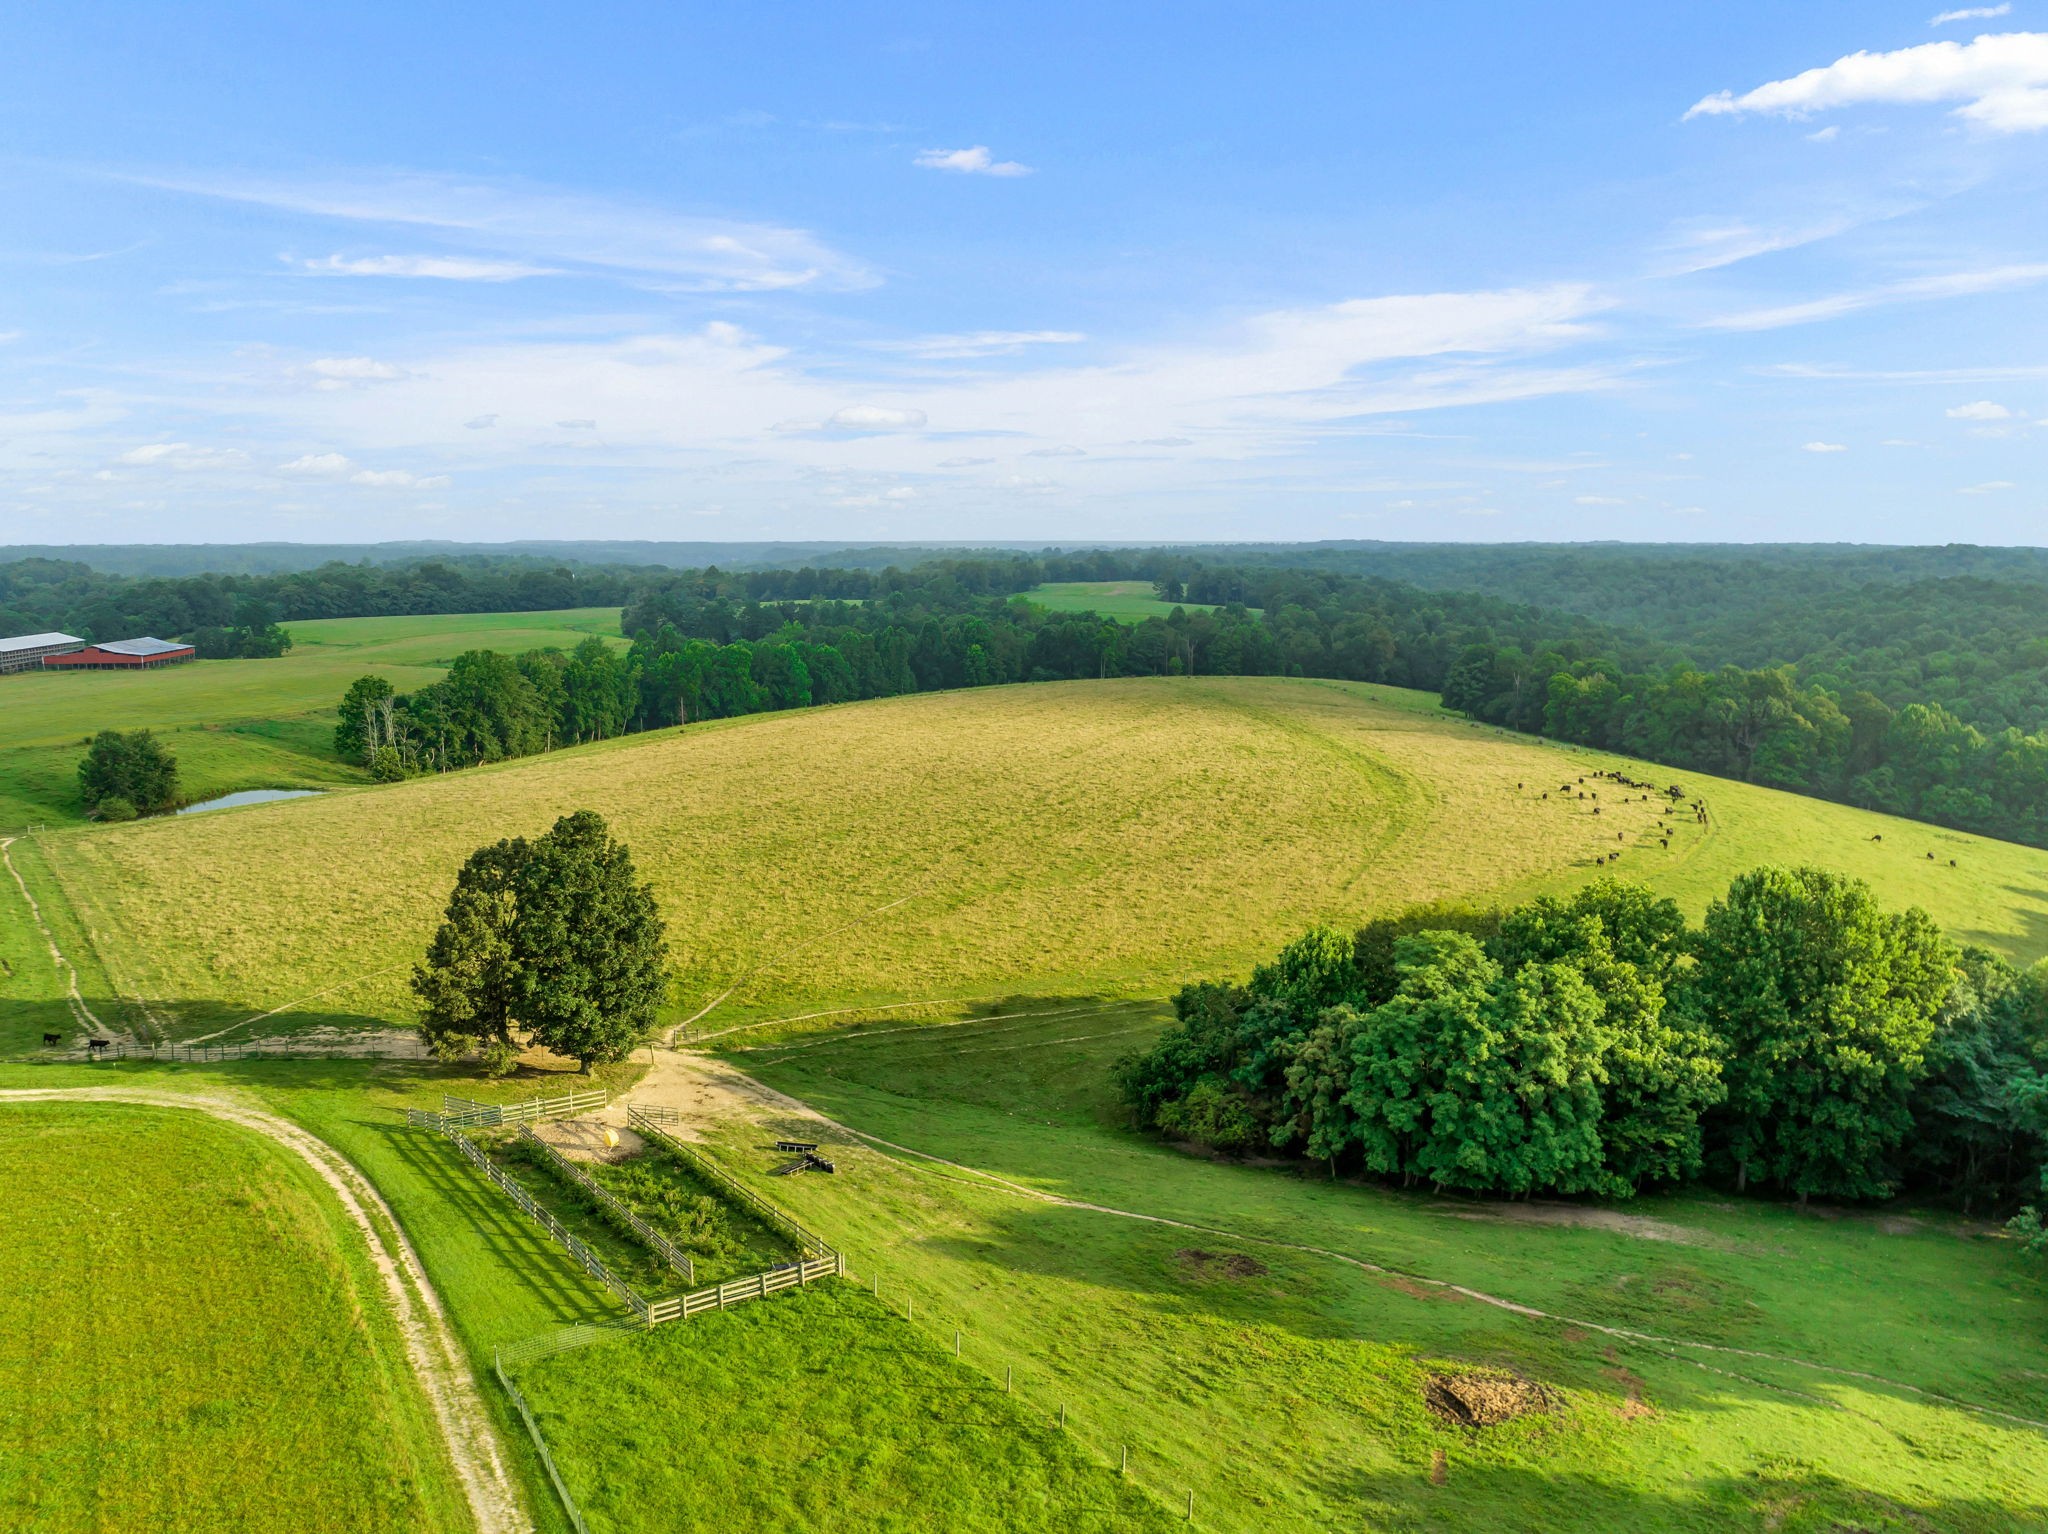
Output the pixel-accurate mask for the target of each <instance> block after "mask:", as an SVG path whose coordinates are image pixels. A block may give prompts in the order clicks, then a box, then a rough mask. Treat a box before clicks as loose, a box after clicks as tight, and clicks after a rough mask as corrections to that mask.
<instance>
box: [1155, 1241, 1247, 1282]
mask: <svg viewBox="0 0 2048 1534" xmlns="http://www.w3.org/2000/svg"><path fill="white" fill-rule="evenodd" d="M1173 1257H1174V1261H1176V1262H1177V1263H1179V1264H1180V1268H1181V1272H1182V1274H1183V1275H1185V1276H1186V1277H1188V1278H1190V1279H1193V1280H1194V1281H1196V1282H1198V1283H1202V1282H1207V1281H1208V1280H1210V1279H1213V1278H1264V1277H1265V1276H1266V1274H1267V1272H1268V1269H1267V1267H1266V1265H1265V1264H1264V1263H1263V1262H1260V1261H1259V1260H1258V1259H1257V1258H1255V1257H1247V1256H1245V1255H1244V1253H1242V1252H1205V1251H1203V1250H1202V1249H1201V1248H1200V1247H1198V1246H1184V1247H1182V1248H1181V1249H1180V1250H1179V1251H1177V1252H1175V1253H1174V1254H1173Z"/></svg>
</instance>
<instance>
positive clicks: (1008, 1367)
mask: <svg viewBox="0 0 2048 1534" xmlns="http://www.w3.org/2000/svg"><path fill="white" fill-rule="evenodd" d="M1015 1367H1016V1366H1015V1365H1014V1364H1004V1365H1003V1389H1004V1390H1005V1391H1008V1390H1009V1388H1010V1373H1011V1371H1012V1370H1013V1369H1014V1368H1015Z"/></svg>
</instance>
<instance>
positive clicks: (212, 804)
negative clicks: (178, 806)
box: [178, 788, 320, 815]
mask: <svg viewBox="0 0 2048 1534" xmlns="http://www.w3.org/2000/svg"><path fill="white" fill-rule="evenodd" d="M319 792H320V790H319V789H317V788H245V789H243V790H242V791H241V792H240V793H239V794H222V795H221V796H220V797H219V798H218V799H202V800H200V801H199V802H198V803H197V804H188V805H186V806H185V807H184V808H183V809H182V810H180V811H178V813H179V814H180V815H201V814H204V813H205V812H206V811H208V810H231V809H233V808H234V807H235V806H236V805H238V804H268V803H269V802H270V801H271V800H273V799H310V798H312V797H313V796H314V795H316V794H318V793H319Z"/></svg>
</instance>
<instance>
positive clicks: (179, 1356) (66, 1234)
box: [0, 1103, 471, 1534]
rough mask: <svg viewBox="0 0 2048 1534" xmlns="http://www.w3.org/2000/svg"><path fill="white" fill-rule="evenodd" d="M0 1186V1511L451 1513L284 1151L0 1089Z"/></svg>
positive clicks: (398, 1375) (63, 1527) (195, 1127)
mask: <svg viewBox="0 0 2048 1534" xmlns="http://www.w3.org/2000/svg"><path fill="white" fill-rule="evenodd" d="M0 1188H4V1189H5V1190H6V1196H5V1214H4V1218H0V1226H4V1231H5V1239H4V1240H0V1330H4V1332H5V1334H6V1335H7V1336H8V1337H9V1338H10V1339H11V1342H10V1345H9V1346H8V1347H7V1348H5V1349H0V1526H5V1527H7V1528H11V1529H34V1530H37V1531H42V1534H63V1531H70V1530H81V1531H83V1530H110V1529H149V1530H153V1531H175V1530H193V1531H216V1530H222V1529H235V1530H243V1531H250V1534H256V1531H262V1530H279V1531H290V1534H301V1531H307V1530H321V1529H331V1530H336V1531H359V1530H374V1529H392V1530H433V1529H449V1530H455V1529H467V1528H469V1527H471V1525H470V1522H469V1516H468V1512H467V1508H466V1505H465V1504H464V1502H463V1499H462V1495H461V1492H460V1489H459V1488H458V1487H457V1486H456V1484H455V1482H454V1477H453V1472H452V1470H451V1469H450V1467H449V1465H448V1462H447V1458H446V1454H445V1451H444V1450H443V1448H442V1445H441V1442H440V1439H439V1437H438V1436H437V1429H436V1427H435V1422H434V1418H433V1415H432V1413H431V1411H430V1409H429V1408H428V1406H427V1404H426V1402H425V1400H424V1399H423V1398H422V1397H421V1396H420V1393H419V1391H418V1388H417V1386H416V1384H415V1383H414V1381H413V1380H412V1377H411V1375H410V1373H409V1372H408V1368H407V1364H406V1360H405V1355H404V1352H403V1350H402V1347H401V1345H400V1343H399V1340H398V1337H397V1335H396V1329H395V1324H394V1322H393V1320H392V1318H391V1316H390V1313H389V1311H388V1309H386V1308H385V1307H386V1301H385V1300H384V1298H383V1296H382V1294H381V1292H380V1290H379V1288H378V1286H377V1283H376V1280H375V1278H374V1276H373V1275H372V1274H371V1273H370V1272H369V1271H368V1259H367V1257H366V1255H365V1254H363V1253H362V1252H361V1251H360V1250H359V1249H358V1248H359V1243H360V1237H358V1236H355V1235H354V1232H353V1230H352V1229H351V1228H350V1227H348V1226H347V1225H346V1223H345V1221H344V1219H343V1217H342V1215H341V1214H340V1212H339V1210H337V1209H334V1208H332V1207H331V1205H330V1202H329V1195H328V1194H327V1193H326V1191H325V1190H324V1189H323V1188H321V1187H320V1186H319V1185H318V1183H317V1181H316V1180H315V1179H314V1178H313V1176H312V1174H311V1173H310V1172H307V1171H305V1170H304V1169H303V1168H302V1167H300V1166H299V1165H297V1164H296V1162H295V1161H294V1159H293V1158H292V1157H290V1156H289V1154H288V1153H286V1152H284V1151H282V1150H280V1149H278V1148H276V1147H274V1146H272V1145H270V1144H269V1143H267V1142H266V1141H264V1140H262V1139H261V1138H260V1137H257V1136H254V1135H251V1134H249V1133H248V1132H246V1131H243V1130H239V1129H236V1128H233V1127H231V1126H228V1125H224V1124H221V1123H218V1122H216V1121H214V1120H212V1119H210V1118H208V1117H206V1116H205V1115H203V1114H200V1113H195V1112H190V1111H186V1110H169V1109H154V1108H143V1107H137V1106H133V1105H129V1104H116V1103H104V1104H102V1103H78V1104H74V1103H5V1104H0ZM352 1241H353V1242H354V1243H355V1245H351V1242H352Z"/></svg>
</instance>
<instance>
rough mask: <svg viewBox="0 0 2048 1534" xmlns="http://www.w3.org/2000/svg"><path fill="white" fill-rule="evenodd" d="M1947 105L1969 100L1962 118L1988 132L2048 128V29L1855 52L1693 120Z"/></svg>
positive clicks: (1716, 102) (1719, 98)
mask: <svg viewBox="0 0 2048 1534" xmlns="http://www.w3.org/2000/svg"><path fill="white" fill-rule="evenodd" d="M1947 101H1959V102H1961V103H1962V105H1961V106H1959V107H1957V108H1956V112H1955V115H1956V116H1958V117H1960V118H1962V119H1963V120H1964V121H1966V122H1968V123H1971V124H1972V125H1974V126H1976V127H1979V128H1982V129H1985V130H1986V131H1987V132H1992V133H2023V132H2027V131H2030V130H2032V129H2036V128H2048V32H2006V33H1998V34H1991V33H1987V34H1986V35H1984V36H1982V37H1978V38H1975V39H1973V40H1971V41H1970V42H1967V43H1956V42H1939V43H1922V44H1920V45H1919V46H1917V47H1913V48H1900V49H1897V50H1895V51H1894V52H1891V53H1852V54H1849V55H1847V56H1846V57H1843V58H1839V59H1837V60H1835V62H1834V63H1832V64H1827V65H1823V66H1821V67H1820V68H1817V69H1809V70H1807V71H1805V72H1804V73H1803V74H1797V75H1793V76H1791V77H1790V78H1789V79H1784V80H1772V81H1769V82H1767V83H1765V84H1763V85H1759V86H1758V87H1757V88H1756V89H1755V90H1752V91H1747V92H1744V93H1743V94H1742V95H1740V96H1738V95H1736V94H1735V93H1734V92H1732V91H1718V92H1716V93H1715V94H1714V95H1711V96H1708V97H1706V98H1705V99H1703V100H1701V101H1698V102H1695V103H1694V104H1693V106H1692V109H1691V110H1690V111H1688V112H1687V113H1686V114H1685V115H1686V116H1687V118H1693V117H1733V116H1739V115H1742V114H1744V113H1749V112H1763V113H1768V114H1771V115H1773V116H1778V117H1804V116H1806V115H1808V114H1809V113H1813V112H1822V111H1826V110H1828V109H1830V108H1832V107H1844V106H1857V105H1864V104H1871V103H1887V104H1898V105H1928V104H1932V103H1935V102H1947Z"/></svg>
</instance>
